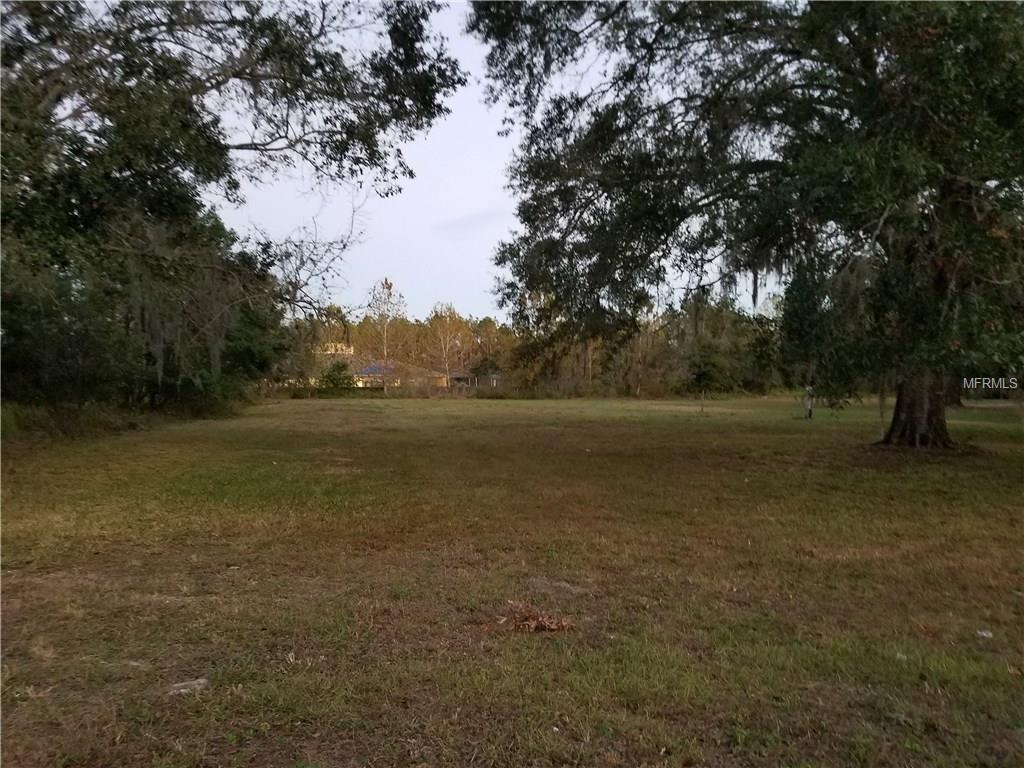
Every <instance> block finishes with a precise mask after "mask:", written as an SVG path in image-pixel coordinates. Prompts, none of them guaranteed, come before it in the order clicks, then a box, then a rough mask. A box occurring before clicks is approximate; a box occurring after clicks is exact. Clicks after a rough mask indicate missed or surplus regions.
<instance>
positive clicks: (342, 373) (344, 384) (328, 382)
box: [318, 360, 355, 393]
mask: <svg viewBox="0 0 1024 768" xmlns="http://www.w3.org/2000/svg"><path fill="white" fill-rule="evenodd" d="M318 386H319V389H320V391H321V392H326V393H338V392H344V391H347V390H349V389H352V387H354V386H355V380H354V379H353V378H352V374H351V373H349V370H348V363H346V362H345V361H344V360H337V361H335V362H333V363H331V364H330V365H329V366H328V367H327V370H326V371H324V373H323V375H322V376H321V377H320V382H319V384H318Z"/></svg>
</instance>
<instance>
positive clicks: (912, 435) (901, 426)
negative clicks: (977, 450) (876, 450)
mask: <svg viewBox="0 0 1024 768" xmlns="http://www.w3.org/2000/svg"><path fill="white" fill-rule="evenodd" d="M882 444H883V445H902V446H908V447H913V448H922V447H928V448H952V447H953V446H954V443H953V440H952V438H950V436H949V430H948V429H947V428H946V379H945V377H944V376H943V375H942V374H940V373H938V372H930V371H929V372H922V373H919V374H917V375H915V376H912V377H908V378H907V379H905V380H904V381H902V382H901V383H900V384H899V386H898V387H897V388H896V407H895V408H894V409H893V412H892V422H891V423H890V424H889V431H888V432H886V433H885V437H884V438H882Z"/></svg>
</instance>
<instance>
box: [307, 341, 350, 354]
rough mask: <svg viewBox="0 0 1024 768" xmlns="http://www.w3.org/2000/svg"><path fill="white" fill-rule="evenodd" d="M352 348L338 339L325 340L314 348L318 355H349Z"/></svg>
mask: <svg viewBox="0 0 1024 768" xmlns="http://www.w3.org/2000/svg"><path fill="white" fill-rule="evenodd" d="M353 352H354V350H353V348H352V345H351V344H345V343H344V342H340V341H327V342H324V343H323V344H321V345H320V346H318V347H317V348H316V354H318V355H344V356H346V357H351V356H352V354H353Z"/></svg>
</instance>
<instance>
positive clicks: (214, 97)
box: [0, 0, 1024, 447]
mask: <svg viewBox="0 0 1024 768" xmlns="http://www.w3.org/2000/svg"><path fill="white" fill-rule="evenodd" d="M439 8H440V6H439V4H437V3H434V2H429V1H427V2H420V1H415V2H401V3H399V2H384V3H381V4H377V5H372V6H370V5H361V4H345V3H342V4H339V3H332V2H327V1H326V0H295V1H294V2H292V1H288V0H285V1H283V2H274V3H260V2H253V3H245V4H239V3H229V2H228V3H201V2H183V3H165V2H157V3H150V4H135V3H114V4H110V5H108V6H104V7H103V8H102V9H96V8H91V7H90V6H88V5H87V4H85V3H77V2H55V3H46V4H39V3H9V4H7V5H5V9H4V14H3V21H2V24H3V42H4V46H3V52H2V58H3V61H2V64H3V80H2V84H3V96H4V98H3V100H2V105H0V106H2V131H3V137H2V138H3V143H2V148H0V152H2V201H0V203H2V209H3V220H2V236H3V242H4V251H3V284H2V291H3V303H2V326H3V335H2V344H3V361H4V371H3V373H4V376H3V381H2V386H3V396H4V398H5V400H10V401H20V402H32V403H43V404H62V403H84V402H104V403H111V404H118V405H122V406H126V407H128V408H134V409H138V408H162V407H167V406H171V405H175V404H187V405H189V406H190V407H192V406H194V407H195V408H197V409H200V410H201V409H202V408H204V407H207V406H211V405H216V404H217V403H221V402H225V401H228V400H231V399H232V398H235V397H238V396H240V395H241V394H243V393H244V391H245V390H246V389H247V388H248V387H249V386H250V385H251V384H252V383H253V382H257V381H263V380H267V379H268V378H273V377H275V376H281V375H283V373H282V371H284V370H285V369H289V370H291V371H292V372H295V371H300V370H302V371H304V370H305V368H304V367H303V366H307V364H308V362H309V355H308V351H309V347H308V340H309V339H310V338H312V336H313V335H315V333H313V332H314V331H315V332H316V333H320V332H322V331H323V330H324V329H325V328H328V327H329V326H330V325H331V323H333V322H335V321H339V320H340V321H343V322H342V323H341V325H342V326H345V325H346V323H347V318H343V317H338V313H337V312H336V308H334V309H330V308H327V307H325V306H324V302H323V300H322V299H321V297H322V296H323V295H324V288H325V286H326V285H327V283H328V281H329V279H330V277H331V276H332V275H333V274H335V273H336V272H337V270H338V269H339V267H340V265H341V264H342V263H343V259H344V256H345V254H346V253H347V252H348V250H349V248H350V247H351V245H352V240H351V238H341V239H339V240H336V241H332V242H322V241H317V240H316V239H314V238H310V239H306V240H303V239H297V238H296V239H291V240H285V241H272V240H269V239H267V238H263V237H260V236H255V235H245V234H240V233H236V232H233V231H231V230H230V229H229V228H228V227H226V226H225V225H224V223H223V222H222V221H221V219H220V217H219V216H218V215H217V213H216V211H215V210H213V209H212V208H210V207H209V206H208V205H207V204H206V203H205V202H204V200H205V199H206V197H205V195H206V193H207V192H209V191H211V190H215V191H217V192H218V193H220V194H222V195H224V196H226V197H227V199H229V200H233V201H240V200H241V191H240V190H241V188H242V186H241V182H242V181H254V182H257V183H259V182H266V181H269V180H272V179H273V178H274V177H275V176H276V175H277V174H279V173H281V172H283V171H285V170H287V169H290V168H296V167H301V168H304V169H306V170H308V171H309V172H311V173H312V174H313V175H314V177H315V178H317V179H318V180H320V181H321V182H329V183H340V184H353V183H361V184H366V185H369V186H370V187H372V189H373V190H375V191H376V192H377V193H378V194H381V195H391V194H397V193H399V192H400V189H401V185H402V181H403V180H404V179H406V178H408V177H409V176H410V175H411V174H412V172H413V170H414V169H412V168H410V167H409V166H408V164H407V163H406V160H405V158H404V155H403V153H402V145H403V144H404V143H405V142H407V141H409V140H410V139H412V138H414V137H416V136H419V135H422V134H423V133H425V132H426V131H427V130H429V128H430V127H431V126H432V125H433V124H435V123H436V122H437V121H438V120H440V119H442V118H443V117H444V116H445V115H446V114H448V112H449V106H448V104H449V101H450V99H451V97H452V96H453V94H454V93H455V92H456V91H457V90H458V89H459V88H460V87H461V86H462V85H464V84H465V82H466V78H467V73H466V72H465V71H464V70H463V69H462V66H461V65H460V63H459V62H458V61H456V60H455V59H454V58H453V57H452V56H451V54H450V53H449V51H448V49H447V43H446V41H445V39H444V38H443V36H441V35H440V34H438V33H437V32H436V31H435V30H434V29H433V28H432V25H431V19H432V16H433V14H434V13H436V12H437V10H438V9H439ZM466 31H467V32H468V33H469V34H471V35H473V36H474V37H476V38H477V39H478V40H479V41H480V42H482V43H483V44H484V45H485V46H486V48H487V56H486V63H485V66H486V72H485V73H483V74H484V75H485V78H486V82H487V84H488V89H489V97H488V98H489V100H490V102H491V103H492V106H493V107H494V108H496V109H502V110H503V111H504V114H505V117H506V121H507V124H508V125H509V126H515V127H517V128H518V129H519V131H520V134H521V136H522V140H521V142H520V145H519V147H518V149H517V151H516V153H515V156H514V159H513V162H512V164H511V166H510V171H509V182H510V188H511V189H512V191H513V192H514V193H515V195H516V198H517V200H518V206H517V216H518V221H519V229H518V231H517V232H516V233H514V234H513V235H512V236H511V237H510V238H509V239H508V240H506V241H505V242H502V243H500V244H497V249H496V254H495V263H496V264H497V265H498V266H499V267H501V268H502V269H503V271H504V274H505V275H507V278H506V279H503V280H502V282H501V284H500V285H499V287H498V297H499V300H500V303H501V306H502V307H503V308H505V309H506V310H507V311H508V313H509V318H510V322H509V326H508V327H507V328H503V327H502V326H500V325H499V324H497V323H495V324H494V326H495V329H496V330H495V331H494V336H495V338H500V339H501V340H502V342H501V344H502V345H504V346H502V347H501V348H502V350H503V351H502V352H501V355H499V356H497V357H501V360H500V361H499V360H498V359H497V357H495V356H494V355H490V353H484V352H481V351H480V350H477V351H476V352H474V353H473V354H474V355H476V357H475V358H473V359H472V360H471V359H470V357H471V356H469V353H468V352H465V351H463V352H460V353H459V354H463V355H464V356H466V360H464V361H459V362H460V363H462V362H468V363H470V364H471V365H479V366H485V367H487V366H504V368H505V369H507V370H509V371H515V372H516V375H517V376H519V377H520V378H521V381H522V382H523V385H524V386H530V387H533V388H535V389H536V390H538V391H541V390H545V389H547V390H550V391H553V392H563V391H568V392H573V391H579V390H581V389H584V388H582V387H580V386H577V385H576V384H571V383H569V382H572V381H578V380H582V381H585V382H586V387H585V390H586V391H594V382H595V381H597V382H599V383H600V387H601V388H603V389H604V390H605V391H608V392H619V393H623V394H625V393H632V394H640V393H643V391H644V385H643V384H642V383H641V384H640V385H639V386H638V387H634V386H633V383H635V382H636V381H643V382H647V383H648V384H649V385H650V384H651V383H654V384H656V386H652V387H649V388H648V390H647V391H650V389H658V388H660V389H662V390H664V391H665V392H687V393H688V392H695V391H706V390H708V389H712V390H714V389H715V388H722V389H725V390H726V391H728V389H727V388H729V387H732V388H735V389H751V390H756V389H758V388H761V387H770V386H773V383H772V382H775V383H776V384H777V383H782V384H784V385H786V386H813V388H814V390H815V391H816V392H817V393H819V394H820V395H821V396H822V397H823V398H825V399H827V400H828V401H830V402H835V403H841V402H844V401H845V400H848V399H849V398H851V397H855V396H857V395H858V394H859V393H863V392H865V391H870V392H877V393H880V394H881V393H885V392H887V391H891V392H892V393H893V394H894V397H895V400H894V408H893V414H892V420H891V422H890V425H889V428H888V430H887V431H886V434H885V436H884V439H883V442H886V443H890V444H896V445H906V446H933V447H952V446H953V445H954V441H953V438H952V436H951V435H950V434H949V431H948V428H947V426H946V406H947V403H948V402H949V401H950V399H951V396H950V390H951V388H952V385H951V382H954V383H955V382H956V381H958V380H959V378H960V377H962V376H974V375H989V374H993V373H994V374H997V375H1004V374H1005V375H1008V376H1013V375H1018V374H1019V372H1020V371H1022V370H1024V152H1022V151H1021V147H1024V55H1022V54H1021V51H1024V13H1022V12H1021V7H1020V5H1019V4H1012V3H1006V4H995V3H992V4H989V3H975V4H955V5H954V4H891V5H890V4H887V5H881V4H872V3H847V4H819V3H810V4H807V3H798V2H782V3H773V4H748V3H728V2H727V3H712V4H661V3H642V2H636V3H629V2H584V3H557V2H556V3H537V2H525V3H489V2H476V3H472V4H471V5H470V6H469V8H468V13H467V19H466ZM584 73H585V75H584ZM670 275H672V276H680V277H682V278H683V279H685V280H686V281H687V286H686V289H685V290H684V291H683V292H682V293H681V295H679V296H677V297H676V303H675V304H674V305H673V306H672V307H671V308H670V309H668V310H666V311H657V310H655V309H654V302H653V299H654V296H655V295H656V292H657V291H658V290H659V287H660V286H662V285H664V284H665V282H666V278H667V277H668V276H670ZM768 275H772V276H776V277H778V278H779V279H780V280H782V281H783V282H784V291H783V293H782V295H781V296H780V299H779V302H778V306H776V307H775V308H774V312H773V314H772V315H771V316H766V315H757V314H756V313H749V314H748V313H744V312H741V311H739V310H738V309H737V308H736V306H735V303H734V302H731V300H730V299H729V296H730V295H731V291H732V290H733V288H734V286H735V285H736V283H737V281H738V280H739V279H740V278H750V279H752V284H753V285H754V290H755V297H754V304H755V306H756V304H757V299H756V291H757V290H758V286H759V285H760V284H761V283H762V282H763V280H764V278H765V277H766V276H768ZM385 282H386V281H385ZM378 288H381V289H382V290H384V288H385V286H384V284H383V283H382V284H381V285H380V286H378ZM388 290H391V289H387V290H385V293H386V292H387V291H388ZM377 298H378V299H380V298H382V297H381V296H378V297H377ZM391 298H394V297H393V296H392V297H391ZM383 300H385V301H386V300H387V297H386V296H385V297H383ZM445 312H447V313H448V321H450V325H451V326H452V327H453V328H454V327H458V328H460V329H462V330H460V331H459V333H463V331H465V334H468V335H466V339H469V338H470V337H471V336H474V333H475V337H476V338H479V337H481V333H479V330H480V329H479V328H477V329H476V330H475V331H474V330H473V329H472V328H470V330H468V331H466V330H465V328H463V326H466V327H469V326H471V325H472V324H471V323H468V321H467V320H466V318H462V317H461V316H459V315H458V313H457V312H456V311H455V310H454V308H453V307H451V306H450V305H449V306H448V307H447V309H445V310H444V311H440V312H439V314H438V316H437V317H435V319H434V321H433V322H434V328H433V331H432V333H428V332H426V331H423V332H422V333H420V336H422V339H421V340H420V341H418V342H416V343H415V344H413V343H412V342H410V341H409V339H412V338H414V337H415V336H416V334H415V333H413V331H412V330H410V329H409V328H406V327H405V326H404V325H403V323H402V322H397V323H396V324H395V325H394V327H392V328H390V331H391V334H390V338H389V337H388V335H389V334H388V331H389V329H388V328H387V327H386V326H385V327H384V329H383V333H382V334H381V333H380V332H379V331H378V333H377V335H376V336H375V337H374V338H375V340H374V341H373V342H372V345H377V346H379V347H380V350H381V352H382V356H383V358H385V359H387V358H388V356H389V355H392V354H395V353H399V354H409V355H411V356H413V357H416V356H419V358H420V359H423V360H427V359H430V360H433V361H434V362H435V363H436V362H437V359H438V356H440V359H441V361H442V362H444V363H445V365H446V366H447V368H446V370H447V371H448V372H450V371H451V360H450V359H449V358H450V357H451V355H450V354H448V353H444V352H443V351H438V352H434V351H431V350H433V349H434V348H435V347H436V348H437V349H438V350H443V349H445V348H446V347H445V346H444V344H445V343H447V344H448V345H449V346H448V347H447V348H448V352H449V353H450V352H452V350H454V349H459V350H463V349H475V347H474V344H476V346H480V345H479V344H478V343H477V342H473V343H469V342H467V343H466V344H465V345H463V344H462V343H461V342H459V341H458V339H457V338H456V337H457V336H458V334H457V333H454V332H453V333H452V334H450V335H451V338H450V339H449V340H448V342H445V343H442V339H443V337H444V336H445V334H444V333H439V332H438V331H437V327H438V326H439V325H440V324H443V323H444V322H445V321H444V315H445ZM332 313H333V317H332ZM385 314H388V312H385ZM393 314H394V316H395V317H399V316H400V314H401V313H393ZM378 316H380V315H379V313H378ZM297 318H298V319H297ZM438 318H441V319H438ZM477 322H480V321H477ZM303 324H305V326H303ZM422 325H423V326H424V328H426V327H429V326H430V323H429V322H428V321H424V323H423V324H422ZM415 326H416V324H412V326H410V327H415ZM420 331H422V329H420ZM418 332H419V331H418ZM489 332H490V331H488V333H489ZM356 333H357V334H358V333H359V331H358V330H356ZM364 335H366V334H364ZM483 335H487V334H483ZM369 338H370V337H369V336H368V335H366V339H367V340H366V341H365V344H366V345H368V346H369V345H371V342H370V341H369V340H368V339H369ZM430 338H433V339H434V340H435V341H434V342H432V343H431V344H428V343H427V340H428V339H430ZM452 339H455V341H453V340H452ZM457 342H458V343H457ZM303 344H306V345H307V347H305V348H304V347H303V346H302V345H303ZM403 344H404V345H406V346H407V347H408V349H403ZM451 345H455V346H451ZM506 346H507V347H508V349H505V347H506ZM495 349H497V347H495ZM641 373H642V374H643V375H642V376H641Z"/></svg>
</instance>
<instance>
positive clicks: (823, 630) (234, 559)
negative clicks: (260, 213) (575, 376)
mask: <svg viewBox="0 0 1024 768" xmlns="http://www.w3.org/2000/svg"><path fill="white" fill-rule="evenodd" d="M951 415H952V419H951V429H952V431H953V432H954V434H955V436H956V437H957V438H958V439H959V440H965V439H966V440H968V441H969V443H970V444H972V445H973V446H974V447H973V448H972V449H971V450H968V451H965V452H962V453H960V454H956V455H952V454H941V455H940V454H936V453H931V452H917V453H912V452H903V451H895V450H886V449H879V448H872V447H870V446H869V444H870V442H871V441H872V440H873V439H874V438H875V437H877V433H878V427H879V424H878V420H877V414H875V413H873V411H872V410H871V409H870V408H867V407H864V408H855V409H852V410H849V411H846V412H843V413H842V414H840V415H838V416H835V417H833V416H830V415H829V414H827V413H823V414H821V417H820V418H816V419H815V420H814V421H811V422H808V421H804V420H801V419H799V418H798V417H799V406H798V404H796V403H795V402H794V401H790V400H762V401H753V400H737V401H725V402H722V401H719V402H715V403H713V404H709V407H708V408H707V410H706V412H705V413H701V412H700V411H699V409H698V408H697V407H696V406H694V405H693V404H690V403H684V402H672V401H664V402H632V401H557V402H556V401H532V402H531V401H484V400H468V401H410V400H403V401H365V400H363V401H359V400H335V401H289V402H280V403H273V404H267V405H261V406H257V407H254V408H251V409H250V410H248V411H247V412H246V413H245V415H244V416H242V417H240V418H237V419H230V420H221V421H206V422H193V423H187V424H178V425H173V426H166V427H161V428H158V429H154V430H153V431H150V432H143V433H131V434H123V435H119V436H113V437H104V438H98V439H88V440H79V441H74V442H63V443H59V444H54V445H50V446H45V447H41V446H34V447H25V446H13V447H9V448H8V450H7V452H6V455H5V456H4V463H3V468H4V484H3V512H4V529H3V550H4V574H3V575H4V585H3V586H4V590H3V618H4V627H3V628H4V666H3V673H4V679H3V684H4V689H3V703H4V726H5V727H4V741H3V758H4V761H5V764H6V765H10V766H53V765H72V766H100V765H102V766H146V765H153V766H200V765H205V766H228V765H258V766H288V767H294V766H307V767H309V766H318V767H320V768H328V767H335V766H370V765H374V766H392V765H430V766H434V765H451V766H473V765H477V766H526V765H538V766H540V765H580V766H639V765H659V766H660V765H666V766H671V765H691V764H695V765H709V766H734V765H736V766H751V765H758V766H777V765H796V764H801V765H865V766H868V765H901V766H906V765H921V766H925V765H992V766H1012V765H1020V764H1021V763H1022V761H1024V678H1022V667H1024V648H1022V638H1024V614H1022V593H1021V589H1022V586H1021V585H1022V576H1024V559H1022V557H1021V552H1022V548H1024V538H1022V527H1021V506H1020V503H1021V491H1022V481H1024V473H1022V456H1024V438H1022V429H1021V417H1020V412H1019V411H1016V410H1012V409H994V408H967V409H962V410H957V411H956V412H955V413H953V414H951ZM795 417H796V418H795Z"/></svg>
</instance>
